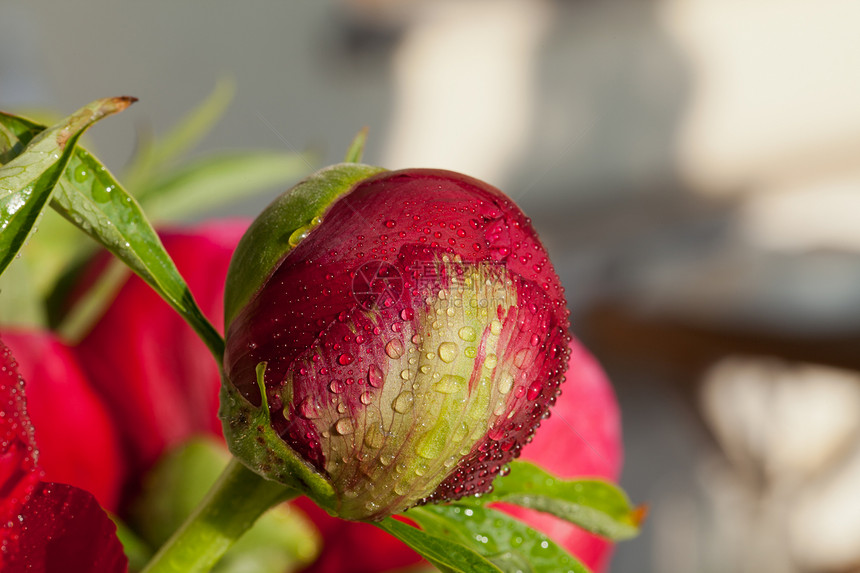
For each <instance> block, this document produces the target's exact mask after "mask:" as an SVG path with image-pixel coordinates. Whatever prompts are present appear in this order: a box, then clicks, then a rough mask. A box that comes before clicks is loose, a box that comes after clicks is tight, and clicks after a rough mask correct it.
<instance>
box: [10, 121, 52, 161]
mask: <svg viewBox="0 0 860 573" xmlns="http://www.w3.org/2000/svg"><path fill="white" fill-rule="evenodd" d="M44 130H45V126H44V125H39V124H38V123H36V122H33V121H30V120H29V119H24V118H23V117H19V116H17V115H12V114H10V113H6V112H2V111H0V165H4V164H6V163H9V162H10V161H11V160H12V159H14V158H15V157H17V156H18V155H20V154H21V152H22V151H24V148H25V147H26V146H27V144H28V143H30V141H31V140H32V139H33V138H34V137H36V135H38V134H39V133H40V132H42V131H44Z"/></svg>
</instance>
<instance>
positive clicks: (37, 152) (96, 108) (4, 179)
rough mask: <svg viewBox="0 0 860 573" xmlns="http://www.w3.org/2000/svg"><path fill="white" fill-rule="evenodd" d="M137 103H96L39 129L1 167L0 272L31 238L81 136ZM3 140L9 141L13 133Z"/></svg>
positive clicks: (120, 100) (108, 100) (110, 100)
mask: <svg viewBox="0 0 860 573" xmlns="http://www.w3.org/2000/svg"><path fill="white" fill-rule="evenodd" d="M134 101H135V99H134V98H128V97H118V98H106V99H101V100H98V101H95V102H93V103H91V104H89V105H87V106H85V107H83V108H81V109H80V110H78V111H77V112H75V113H74V114H72V115H70V116H69V117H67V118H66V119H65V120H63V121H61V122H60V123H58V124H57V125H55V126H53V127H51V128H48V129H46V130H44V131H42V132H41V133H39V134H38V135H37V136H36V137H34V138H33V139H32V140H31V141H30V143H29V144H28V145H27V147H26V148H25V149H24V150H23V151H21V153H20V154H19V155H16V156H15V157H14V158H13V159H11V160H10V161H8V162H7V163H6V164H4V165H3V167H0V273H2V272H3V270H5V268H6V267H7V266H8V265H9V263H10V262H11V261H12V259H13V258H14V257H15V255H16V254H17V253H18V251H19V250H20V249H21V247H22V246H23V245H24V243H25V241H26V240H27V237H28V236H29V234H30V231H31V230H32V229H33V227H34V226H35V224H36V221H37V220H38V218H39V215H40V214H41V212H42V209H43V208H44V207H45V205H46V204H47V202H48V200H49V199H50V198H51V193H52V192H53V191H54V186H55V185H56V184H57V182H58V180H59V179H60V177H61V175H62V173H63V170H64V169H65V167H66V165H67V163H68V162H69V159H70V158H71V157H72V156H73V154H74V152H75V145H76V144H77V141H78V138H79V137H80V136H81V134H82V133H83V132H84V131H85V130H86V129H87V128H88V127H89V126H91V125H92V124H93V123H95V122H96V121H98V120H100V119H102V118H103V117H107V116H108V115H111V114H114V113H117V112H120V111H122V110H124V109H125V108H127V107H128V106H129V105H131V104H132V103H133V102H134ZM4 138H5V139H4V141H6V142H7V144H8V143H9V141H10V139H9V137H8V132H6V135H5V136H4ZM13 150H14V145H13Z"/></svg>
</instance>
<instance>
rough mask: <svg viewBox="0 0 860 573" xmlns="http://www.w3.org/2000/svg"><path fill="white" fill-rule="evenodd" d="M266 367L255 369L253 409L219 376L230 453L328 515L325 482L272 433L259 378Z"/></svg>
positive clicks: (330, 496)
mask: <svg viewBox="0 0 860 573" xmlns="http://www.w3.org/2000/svg"><path fill="white" fill-rule="evenodd" d="M265 372H266V363H265V362H261V363H259V364H258V365H257V385H258V386H259V388H260V396H262V403H261V404H260V407H259V408H257V407H255V406H254V405H253V404H251V403H250V402H248V400H246V399H245V397H244V396H242V395H241V394H240V393H239V391H238V390H236V387H235V386H233V384H232V383H230V381H229V380H227V379H226V377H225V376H224V375H223V373H222V375H221V406H220V408H219V410H218V417H219V418H221V423H222V426H223V429H224V438H225V440H226V441H227V446H228V447H229V448H230V452H231V453H232V454H233V455H234V456H236V458H237V459H239V460H240V461H241V462H242V463H243V464H244V465H245V466H247V467H248V469H250V470H251V471H253V472H254V473H256V474H259V475H261V476H263V477H264V478H266V479H270V480H273V481H276V482H278V483H281V484H283V485H285V486H287V487H290V488H293V489H296V490H298V491H299V492H300V493H302V494H304V495H306V496H308V497H310V498H311V499H313V500H314V502H316V504H317V505H319V506H320V507H322V508H323V509H325V510H326V511H328V512H330V513H332V512H334V511H335V508H336V501H337V499H336V495H335V492H334V489H333V488H332V486H331V484H330V483H329V481H328V480H327V479H326V478H325V476H323V475H322V474H320V473H319V472H318V471H317V470H316V469H314V468H313V467H312V466H311V465H310V464H308V463H307V462H305V461H304V460H303V459H302V457H301V456H300V455H299V454H297V453H296V452H295V450H293V449H292V448H291V447H290V446H288V445H287V443H286V442H284V440H283V439H281V437H280V436H278V435H277V434H276V433H275V431H274V430H273V429H272V420H271V417H270V414H269V404H268V401H267V399H266V387H265V383H264V381H263V376H264V374H265Z"/></svg>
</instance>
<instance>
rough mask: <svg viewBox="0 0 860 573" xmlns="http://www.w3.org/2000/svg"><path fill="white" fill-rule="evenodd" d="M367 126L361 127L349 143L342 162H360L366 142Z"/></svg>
mask: <svg viewBox="0 0 860 573" xmlns="http://www.w3.org/2000/svg"><path fill="white" fill-rule="evenodd" d="M367 131H368V129H367V127H366V126H365V127H363V128H361V131H359V132H358V133H357V134H356V135H355V138H353V140H352V143H350V144H349V149H348V150H347V151H346V157H345V158H344V160H343V162H344V163H361V158H362V156H363V155H364V144H365V143H367Z"/></svg>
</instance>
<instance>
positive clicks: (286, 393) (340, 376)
mask: <svg viewBox="0 0 860 573" xmlns="http://www.w3.org/2000/svg"><path fill="white" fill-rule="evenodd" d="M332 169H334V170H335V171H334V172H335V173H337V175H338V176H337V177H331V176H330V174H331V173H332V171H330V170H332ZM362 169H369V168H366V167H365V166H358V165H352V166H349V165H342V166H335V167H334V168H329V174H327V171H326V170H323V171H321V172H319V173H317V174H316V175H314V176H312V177H311V178H310V179H309V180H307V181H305V182H303V183H300V184H299V185H298V186H297V187H296V188H294V189H292V190H290V191H288V192H287V193H286V194H284V195H283V196H281V197H280V198H279V199H277V200H276V201H275V202H274V203H273V204H272V205H271V206H270V207H269V208H267V210H266V211H265V212H264V213H263V215H261V217H260V218H259V219H258V220H257V221H256V222H255V223H254V224H253V225H252V226H251V228H250V229H249V231H248V233H247V234H246V236H245V237H244V238H243V239H242V242H241V243H240V245H239V247H238V249H237V252H236V255H234V260H233V261H232V263H231V267H230V271H229V273H228V279H227V291H226V295H225V296H226V301H227V302H226V305H227V308H226V312H225V314H226V321H227V350H226V354H225V360H224V369H225V381H224V385H223V388H222V410H221V417H222V420H223V421H224V429H225V436H226V437H227V440H228V444H230V447H231V449H232V450H233V452H234V454H236V455H237V456H238V457H239V458H240V459H242V460H243V461H244V462H245V463H246V464H248V465H249V466H250V467H252V469H254V470H255V471H257V472H258V473H260V474H261V475H264V476H265V477H268V478H271V479H276V480H278V481H282V482H284V483H288V484H289V485H294V486H295V485H298V486H299V487H304V488H305V489H306V490H308V493H309V495H311V497H314V499H315V500H316V501H317V502H318V503H320V504H321V505H323V507H325V508H326V509H327V510H328V511H329V512H331V513H333V514H335V515H338V516H340V517H343V518H346V519H356V520H377V519H382V518H384V517H386V516H388V515H391V514H393V513H396V512H399V511H402V510H404V509H407V508H409V507H412V506H414V505H416V504H420V503H427V502H431V501H445V500H451V499H456V498H459V497H462V496H464V495H473V494H480V493H482V492H486V491H488V490H489V488H490V486H491V482H492V480H493V478H494V477H495V475H496V474H498V473H499V471H500V470H501V469H502V467H503V466H504V465H505V464H506V463H508V462H510V461H511V460H512V459H513V458H514V457H516V456H518V455H519V452H520V450H521V448H522V447H523V446H524V445H525V444H526V443H527V442H528V441H529V440H530V439H531V436H532V434H533V432H534V430H535V429H536V428H537V426H538V425H539V422H540V420H541V419H542V418H543V417H544V416H545V415H546V412H547V409H548V408H549V407H550V405H552V403H553V402H554V401H555V398H556V397H557V396H558V394H559V384H560V383H561V381H562V380H563V374H564V371H565V369H566V364H567V356H568V353H569V350H568V344H567V343H568V340H569V338H570V337H569V335H568V334H567V328H568V311H567V308H566V304H565V301H564V296H563V289H562V287H561V285H560V283H559V279H558V276H557V275H556V273H555V271H554V269H553V268H552V266H551V265H550V263H549V261H548V259H547V254H546V251H545V249H544V247H543V246H542V245H541V243H540V241H539V240H538V237H537V235H536V234H535V231H534V229H532V227H531V224H530V221H529V219H528V218H526V217H525V215H523V213H522V212H521V211H520V210H519V209H518V208H517V207H516V205H514V204H513V203H512V202H511V200H510V199H508V198H507V197H506V196H505V195H503V194H502V193H501V192H500V191H498V190H497V189H495V188H493V187H491V186H489V185H487V184H485V183H482V182H480V181H477V180H475V179H472V178H469V177H466V176H464V175H460V174H456V173H452V172H446V171H437V170H425V169H411V170H404V171H393V172H376V173H375V174H371V173H370V172H362V171H361V170H362ZM337 170H340V171H337ZM344 172H346V173H349V174H350V175H352V177H343V173H344ZM287 212H291V213H292V215H291V216H292V219H291V220H290V221H288V222H286V223H284V222H283V221H282V220H281V222H279V218H278V217H277V216H276V215H275V214H276V213H281V214H282V215H281V217H282V218H283V213H287ZM297 212H300V214H301V216H297V215H296V213H297ZM303 218H304V219H307V221H305V222H304V223H303V224H297V223H301V221H299V220H300V219H303ZM254 253H260V255H259V256H255V255H254ZM305 470H307V471H305ZM297 476H298V477H297Z"/></svg>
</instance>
